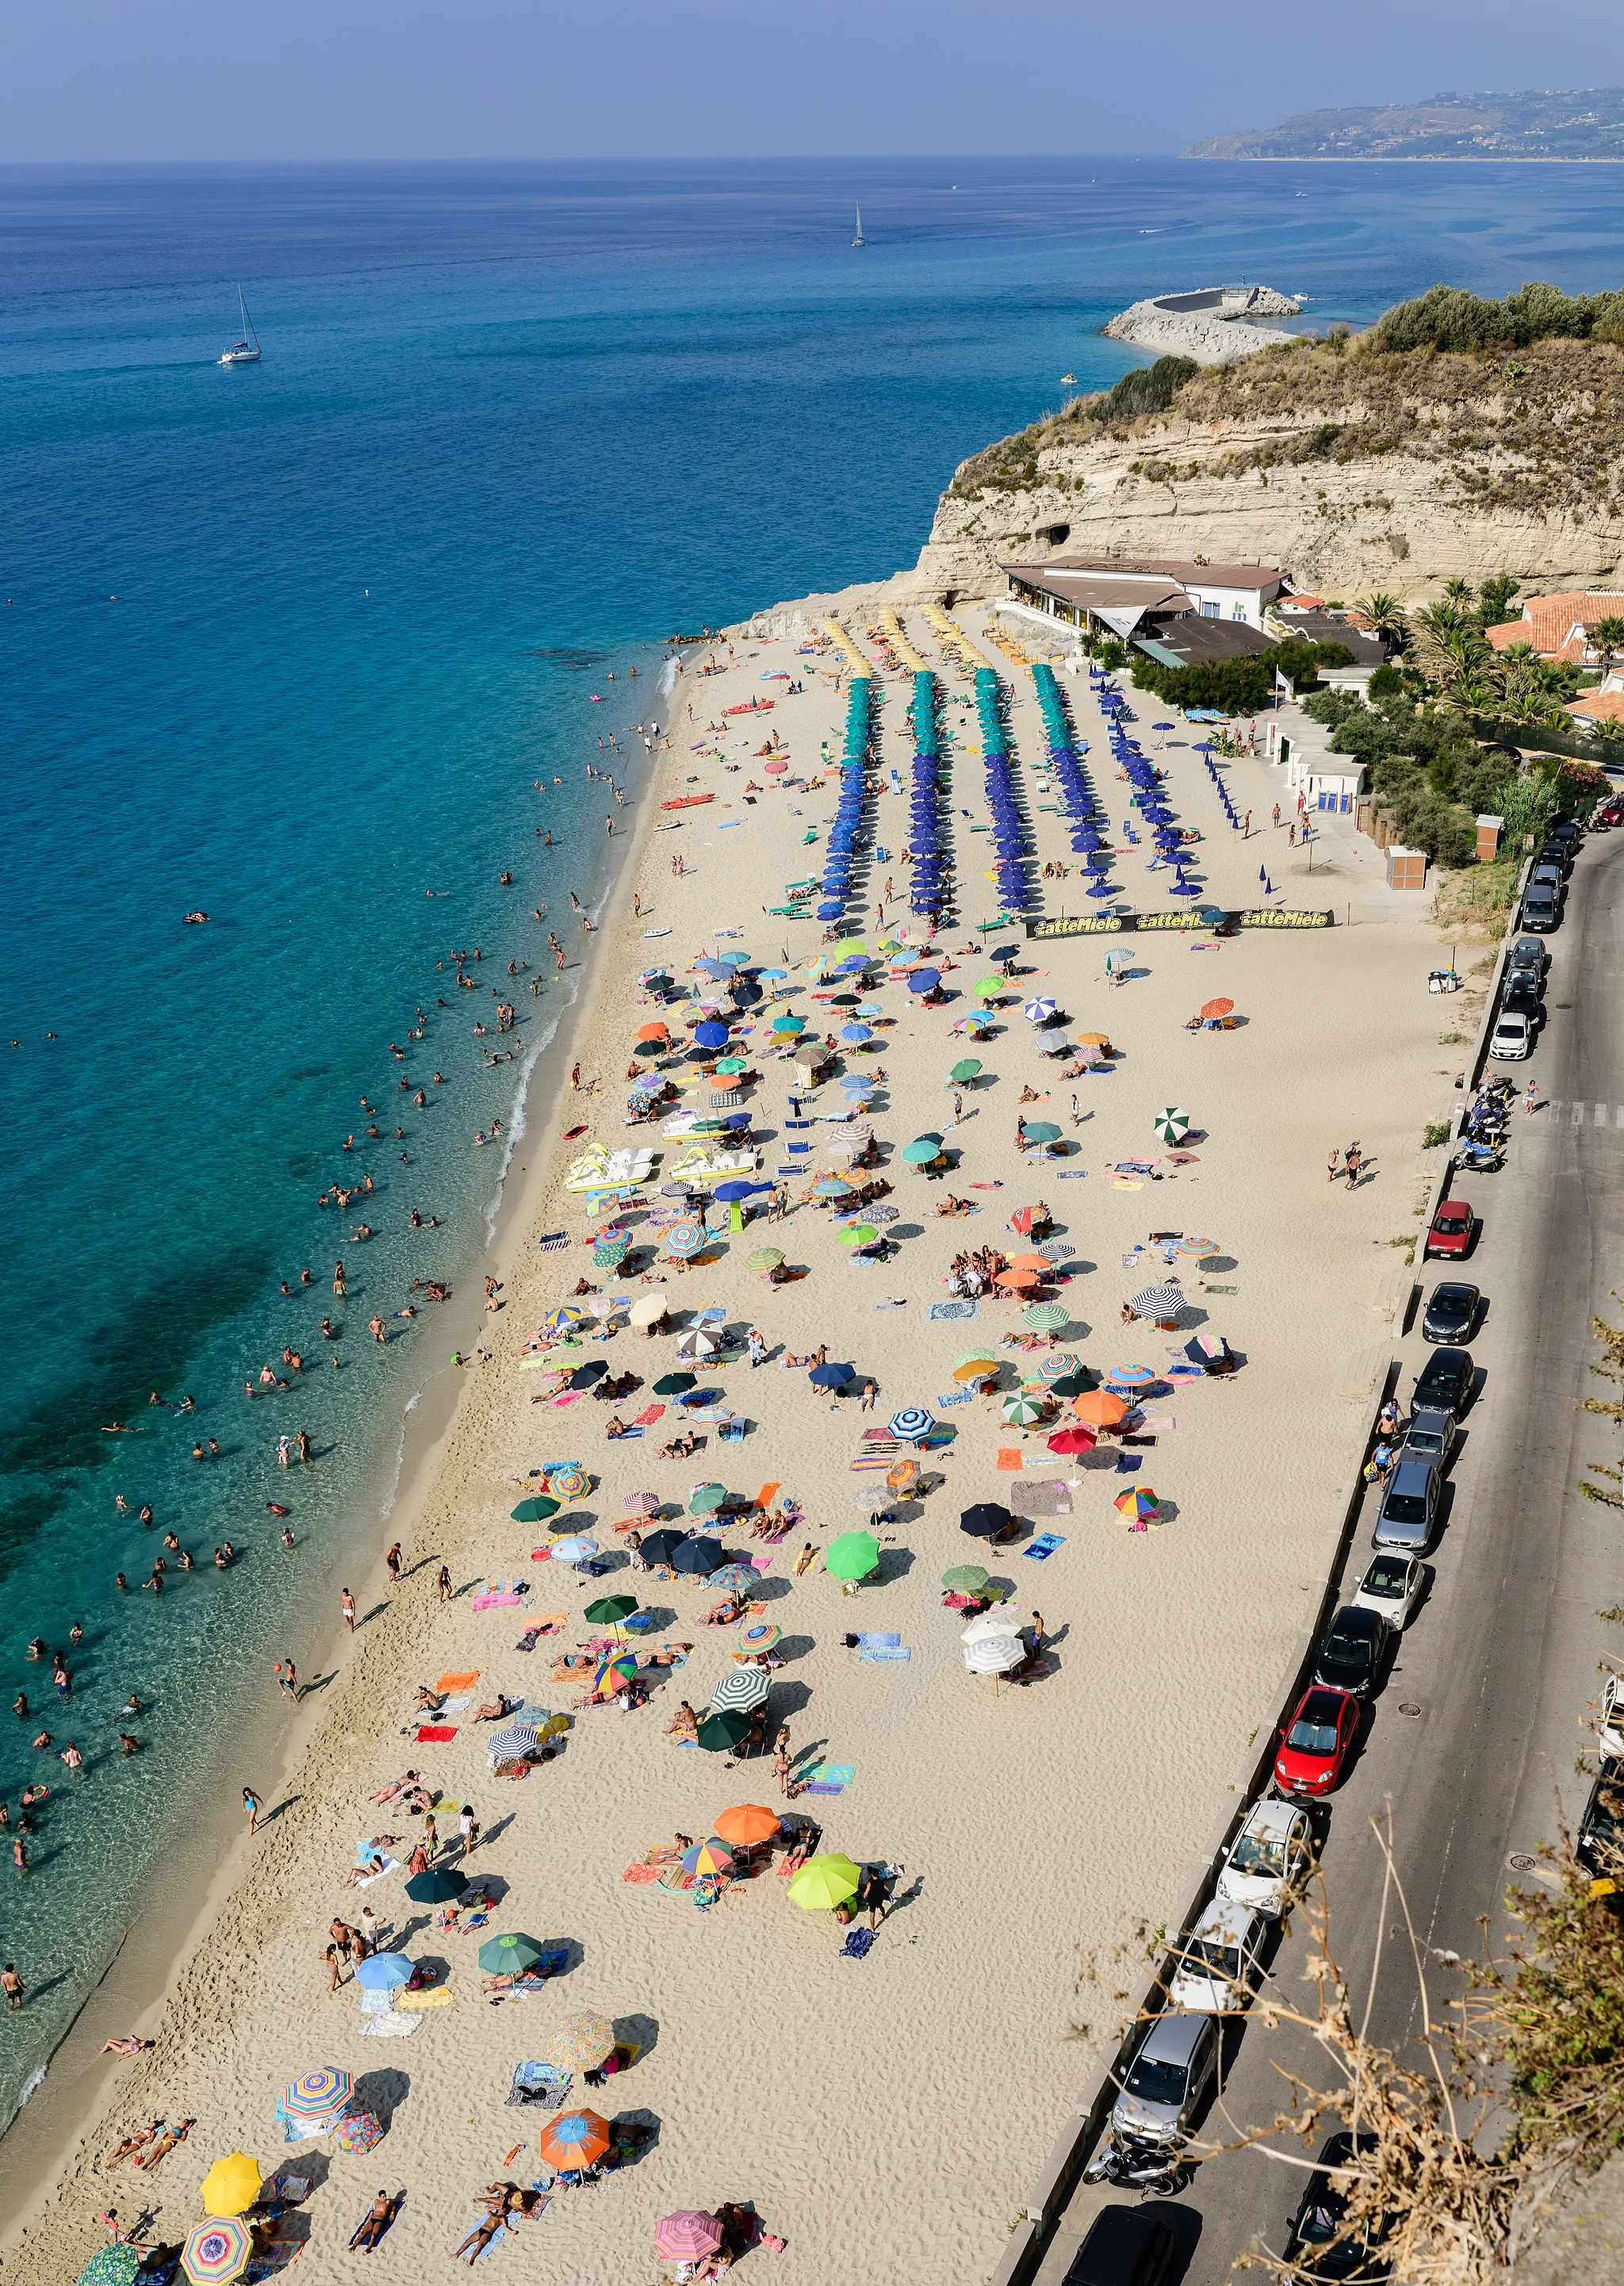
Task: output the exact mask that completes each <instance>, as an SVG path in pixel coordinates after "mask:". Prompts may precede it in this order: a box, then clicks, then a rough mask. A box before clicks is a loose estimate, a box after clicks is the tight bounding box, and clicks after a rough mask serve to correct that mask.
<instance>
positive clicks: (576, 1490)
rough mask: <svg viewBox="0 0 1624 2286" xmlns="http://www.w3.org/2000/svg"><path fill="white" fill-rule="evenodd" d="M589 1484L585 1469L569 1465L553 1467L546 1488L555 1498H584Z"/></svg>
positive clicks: (590, 1482)
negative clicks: (568, 1466)
mask: <svg viewBox="0 0 1624 2286" xmlns="http://www.w3.org/2000/svg"><path fill="white" fill-rule="evenodd" d="M591 1484H592V1479H591V1478H590V1477H589V1476H588V1475H587V1471H586V1470H585V1469H579V1468H575V1467H571V1468H567V1469H555V1470H553V1472H552V1474H551V1476H550V1477H548V1480H547V1488H548V1492H549V1493H551V1494H553V1495H554V1497H555V1498H556V1499H557V1500H566V1501H572V1500H584V1499H585V1498H586V1496H587V1491H588V1490H589V1488H590V1486H591Z"/></svg>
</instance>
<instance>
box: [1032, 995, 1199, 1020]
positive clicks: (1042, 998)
mask: <svg viewBox="0 0 1624 2286" xmlns="http://www.w3.org/2000/svg"><path fill="white" fill-rule="evenodd" d="M1056 1005H1057V1004H1056V1003H1055V1002H1054V1001H1052V1000H1051V999H1050V997H1049V996H1048V995H1047V993H1045V992H1040V993H1039V994H1038V996H1037V999H1036V1000H1029V1001H1028V1002H1027V1003H1026V1005H1025V1006H1024V1007H1023V1008H1022V1009H1021V1014H1022V1015H1023V1016H1024V1017H1025V1018H1026V1020H1027V1022H1028V1023H1029V1024H1046V1023H1047V1022H1048V1021H1049V1020H1050V1018H1051V1017H1052V1015H1053V1014H1054V1011H1055V1007H1056ZM1186 1005H1188V1004H1187V1003H1186Z"/></svg>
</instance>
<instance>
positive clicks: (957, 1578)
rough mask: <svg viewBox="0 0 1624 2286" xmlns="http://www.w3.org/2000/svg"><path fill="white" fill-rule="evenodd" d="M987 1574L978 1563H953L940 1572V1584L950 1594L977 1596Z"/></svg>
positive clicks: (986, 1578) (987, 1576) (986, 1579)
mask: <svg viewBox="0 0 1624 2286" xmlns="http://www.w3.org/2000/svg"><path fill="white" fill-rule="evenodd" d="M989 1576H990V1575H989V1573H985V1572H983V1571H982V1569H981V1565H979V1564H955V1565H954V1566H953V1568H952V1570H951V1571H950V1572H944V1573H942V1586H943V1587H944V1588H946V1589H947V1591H948V1593H949V1595H950V1596H979V1595H980V1594H981V1589H982V1588H984V1587H985V1586H986V1585H987V1581H988V1579H989Z"/></svg>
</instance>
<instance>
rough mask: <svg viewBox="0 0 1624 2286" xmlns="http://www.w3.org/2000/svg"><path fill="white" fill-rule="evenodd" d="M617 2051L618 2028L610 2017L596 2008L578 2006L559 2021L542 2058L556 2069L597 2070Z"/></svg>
mask: <svg viewBox="0 0 1624 2286" xmlns="http://www.w3.org/2000/svg"><path fill="white" fill-rule="evenodd" d="M614 2052H615V2028H614V2026H613V2025H612V2024H611V2022H610V2021H609V2019H608V2017H607V2016H600V2015H599V2014H597V2012H596V2010H595V2009H593V2008H577V2009H573V2010H572V2012H571V2014H569V2015H567V2016H565V2017H564V2019H563V2021H562V2022H560V2024H559V2026H558V2029H557V2030H556V2032H555V2033H554V2034H553V2037H552V2038H551V2039H550V2040H548V2042H547V2043H546V2044H545V2046H543V2048H542V2050H541V2054H540V2061H541V2062H542V2063H544V2064H551V2066H552V2067H553V2069H554V2070H555V2071H567V2072H578V2071H596V2069H597V2068H598V2066H599V2065H600V2064H601V2063H603V2061H604V2060H605V2059H606V2058H607V2057H609V2056H611V2055H613V2053H614Z"/></svg>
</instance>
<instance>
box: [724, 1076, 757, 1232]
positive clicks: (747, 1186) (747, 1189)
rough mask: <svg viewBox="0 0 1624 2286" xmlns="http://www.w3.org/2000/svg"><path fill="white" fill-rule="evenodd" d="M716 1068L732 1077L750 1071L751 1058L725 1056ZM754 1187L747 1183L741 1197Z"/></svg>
mask: <svg viewBox="0 0 1624 2286" xmlns="http://www.w3.org/2000/svg"><path fill="white" fill-rule="evenodd" d="M716 1068H717V1070H718V1071H719V1072H725V1073H726V1074H727V1075H728V1076H729V1078H731V1077H732V1076H733V1075H734V1074H735V1073H736V1072H742V1071H748V1070H749V1068H750V1063H749V1059H748V1058H747V1057H745V1056H723V1058H722V1059H721V1062H720V1063H719V1064H718V1065H717V1067H716ZM752 1187H753V1186H751V1185H749V1184H746V1185H745V1187H744V1189H743V1190H742V1191H741V1192H740V1194H739V1195H740V1197H741V1198H748V1197H749V1195H750V1192H751V1189H752ZM724 1188H725V1186H724ZM716 1195H717V1197H718V1198H721V1196H722V1195H723V1192H722V1191H718V1192H717V1194H716Z"/></svg>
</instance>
